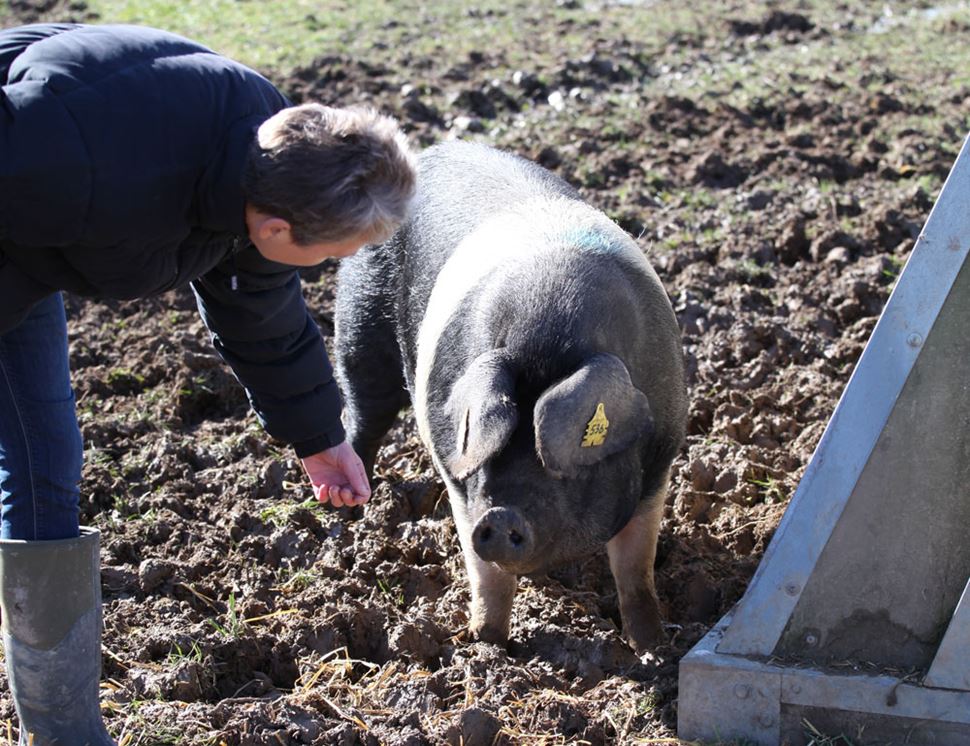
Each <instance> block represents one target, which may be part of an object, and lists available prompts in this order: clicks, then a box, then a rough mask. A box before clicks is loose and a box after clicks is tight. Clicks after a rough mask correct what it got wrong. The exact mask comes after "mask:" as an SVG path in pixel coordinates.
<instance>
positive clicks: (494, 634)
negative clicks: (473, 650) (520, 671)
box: [469, 624, 509, 647]
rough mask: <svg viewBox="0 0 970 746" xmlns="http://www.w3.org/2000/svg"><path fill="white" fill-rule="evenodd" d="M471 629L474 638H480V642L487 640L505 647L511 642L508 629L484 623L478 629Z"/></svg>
mask: <svg viewBox="0 0 970 746" xmlns="http://www.w3.org/2000/svg"><path fill="white" fill-rule="evenodd" d="M469 631H470V632H471V637H472V639H473V640H478V641H479V642H487V643H491V644H492V645H499V646H501V647H505V646H506V645H508V643H509V633H508V630H504V629H499V628H498V627H492V626H489V625H487V624H484V625H482V626H481V627H479V628H478V629H471V630H469Z"/></svg>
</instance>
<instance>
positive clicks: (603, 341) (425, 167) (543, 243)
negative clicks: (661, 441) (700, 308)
mask: <svg viewBox="0 0 970 746" xmlns="http://www.w3.org/2000/svg"><path fill="white" fill-rule="evenodd" d="M421 178H422V179H423V182H422V186H421V187H420V189H421V196H420V197H419V201H418V205H417V209H416V211H415V213H414V217H413V218H412V220H411V221H410V223H409V225H408V227H407V229H406V231H405V235H404V241H403V246H402V248H403V253H402V254H401V257H402V262H403V264H404V271H403V272H402V279H403V282H402V285H401V291H402V294H401V299H402V303H401V305H400V306H399V309H400V314H399V323H401V324H402V333H401V334H400V341H401V346H402V352H403V353H404V360H405V368H406V376H407V380H408V384H409V388H410V389H411V391H412V394H413V399H414V402H415V407H416V414H417V415H418V420H419V424H424V425H425V426H427V422H426V417H425V415H426V412H425V411H422V410H425V409H426V408H427V409H429V410H432V411H433V410H435V409H436V408H438V407H439V406H440V405H441V404H443V401H438V399H441V398H442V397H445V396H447V392H448V391H450V389H451V384H452V383H453V379H454V378H456V377H457V375H459V374H460V372H461V371H462V370H463V369H464V366H465V365H467V363H468V362H469V361H470V360H471V359H473V358H474V357H475V356H477V355H478V354H481V353H482V352H484V351H486V350H488V349H492V348H493V347H496V346H502V347H511V348H514V349H511V350H510V352H511V354H512V355H513V356H514V357H516V358H517V359H519V360H520V361H521V362H522V364H523V367H524V368H526V369H528V370H530V371H535V374H536V378H537V380H536V381H535V385H536V386H537V387H539V388H541V387H542V386H543V385H546V384H547V383H548V382H552V381H555V380H558V378H561V377H563V376H565V375H568V374H569V373H571V372H572V370H574V369H575V366H576V365H578V363H579V362H580V361H581V360H582V358H583V357H584V356H586V355H588V354H594V353H595V352H611V353H613V354H616V355H617V356H618V357H620V358H621V359H623V360H624V362H626V363H627V364H628V367H630V368H631V374H632V375H633V378H634V380H635V382H636V383H637V384H638V385H644V386H645V387H646V388H655V387H656V386H657V384H656V382H657V381H658V380H661V381H667V382H671V383H673V382H678V383H679V382H680V381H682V376H683V373H682V367H681V351H680V340H679V331H678V328H677V324H676V320H675V318H674V315H673V311H672V309H671V308H670V304H669V302H668V301H667V297H666V293H665V292H664V290H663V287H662V285H661V283H660V281H659V279H658V278H657V276H656V273H655V272H654V271H653V269H652V268H651V267H650V265H649V263H648V262H647V260H646V258H645V257H644V255H643V252H642V251H641V250H640V248H639V247H638V246H637V245H636V243H635V242H634V241H633V240H632V239H630V237H629V236H628V235H627V234H626V233H624V232H623V231H622V230H621V229H620V228H619V227H617V226H616V225H615V224H614V223H613V222H612V221H610V220H609V219H608V218H607V217H606V216H605V215H603V213H601V212H599V211H598V210H594V209H593V208H591V207H590V206H588V205H586V204H585V203H584V202H582V201H581V200H580V199H579V197H578V194H577V192H576V191H575V190H573V189H572V188H571V187H569V186H568V185H567V184H565V183H564V182H562V181H561V180H560V179H558V178H557V177H555V176H553V175H552V174H550V173H549V172H547V171H545V170H544V169H541V168H539V167H538V166H535V165H534V164H531V163H529V162H528V161H524V160H522V159H519V158H517V157H515V156H511V155H508V154H505V153H501V152H498V151H494V150H491V149H488V148H484V147H481V146H474V145H469V144H462V143H451V144H448V145H444V146H439V147H438V148H433V149H431V150H430V151H428V152H427V154H426V156H425V157H423V159H422V170H421ZM637 379H640V380H637ZM651 382H652V385H651ZM678 383H673V386H672V387H671V386H670V383H668V385H667V386H664V387H663V388H664V389H665V390H659V391H653V392H648V395H651V399H652V402H653V406H654V407H655V415H658V416H659V417H658V420H659V422H658V423H657V424H659V425H661V429H666V428H664V425H667V426H669V427H670V428H672V429H673V430H674V431H676V430H677V429H678V428H679V427H680V426H679V425H678V424H677V423H678V422H679V421H681V420H682V417H683V413H684V401H683V396H682V394H681V393H679V392H678V391H677V389H678ZM680 385H681V386H682V384H680ZM422 420H425V422H424V423H422ZM667 440H669V441H670V442H672V443H673V442H678V441H679V436H678V434H677V433H676V432H670V433H669V438H667Z"/></svg>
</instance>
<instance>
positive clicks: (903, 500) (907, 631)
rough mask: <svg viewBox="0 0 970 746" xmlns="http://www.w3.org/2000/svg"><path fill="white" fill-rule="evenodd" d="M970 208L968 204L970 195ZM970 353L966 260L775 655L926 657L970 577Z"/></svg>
mask: <svg viewBox="0 0 970 746" xmlns="http://www.w3.org/2000/svg"><path fill="white" fill-rule="evenodd" d="M965 209H966V212H967V213H968V214H970V202H968V206H967V208H965ZM966 240H970V234H968V236H967V239H966ZM901 282H902V280H901ZM968 362H970V262H967V263H966V264H964V266H963V268H962V269H961V270H960V272H959V274H958V276H957V279H956V282H954V283H953V287H952V289H951V291H950V294H949V296H948V297H947V300H946V303H945V304H944V306H943V308H942V309H941V311H940V313H939V315H938V316H937V318H936V321H935V322H934V323H933V328H932V331H930V333H929V334H928V335H927V337H926V340H925V342H924V343H923V345H922V348H921V350H920V354H919V357H918V358H917V360H916V363H915V364H914V365H913V368H912V370H911V371H910V374H909V377H908V378H907V379H906V383H905V384H904V386H903V387H902V391H901V392H900V394H899V395H898V397H896V403H895V406H894V407H893V410H892V413H891V414H890V416H889V419H888V420H887V422H886V425H885V427H884V428H883V431H882V433H881V434H880V436H879V438H878V440H877V442H876V445H875V447H874V448H873V450H872V452H871V454H870V457H869V461H868V463H867V464H866V466H865V468H864V469H863V471H862V474H860V476H859V479H858V481H857V482H856V484H855V486H854V488H853V489H852V492H851V494H850V495H849V497H848V500H847V502H846V506H845V508H844V510H843V511H842V515H841V516H840V517H839V521H838V523H837V524H836V525H835V527H834V528H833V530H832V536H831V537H830V538H829V541H828V543H827V544H826V546H825V548H824V550H823V551H822V554H821V556H820V557H819V559H818V561H817V562H816V564H815V568H814V570H813V571H812V575H811V579H810V580H809V581H808V583H807V584H806V586H805V589H804V590H803V591H802V594H801V596H800V597H799V600H798V603H797V605H796V606H795V609H794V610H793V611H792V615H791V619H790V620H789V622H788V625H787V626H786V628H785V631H784V633H783V635H782V638H781V640H780V641H779V643H778V645H777V646H776V647H775V649H774V650H773V651H772V653H773V655H775V656H777V657H780V658H790V657H791V658H797V659H799V660H802V661H810V662H813V663H827V662H831V661H839V662H842V663H845V662H854V663H863V664H867V665H876V666H883V667H890V668H894V669H896V670H900V669H909V668H916V669H920V670H922V671H926V670H927V668H929V665H930V663H931V662H932V660H933V656H934V654H935V653H936V649H937V647H938V646H939V644H940V640H941V638H942V635H943V631H944V630H945V629H946V627H947V623H948V622H949V621H950V618H951V617H952V616H953V610H954V608H956V605H957V601H958V600H959V598H960V594H961V593H962V592H963V589H964V584H965V582H966V579H967V578H968V577H970V541H967V533H968V528H970V375H967V364H968ZM967 663H968V664H970V660H968V661H967ZM967 669H968V670H970V665H968V666H967Z"/></svg>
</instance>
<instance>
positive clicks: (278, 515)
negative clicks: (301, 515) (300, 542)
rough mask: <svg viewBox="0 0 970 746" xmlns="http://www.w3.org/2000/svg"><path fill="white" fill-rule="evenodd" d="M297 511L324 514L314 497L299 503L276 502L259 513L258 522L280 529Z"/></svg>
mask: <svg viewBox="0 0 970 746" xmlns="http://www.w3.org/2000/svg"><path fill="white" fill-rule="evenodd" d="M297 510H310V511H318V512H320V513H323V512H324V511H323V506H322V505H321V504H320V503H319V502H318V501H317V499H316V498H315V497H310V498H308V499H306V500H304V501H303V502H300V503H295V502H289V501H276V502H274V503H273V504H272V505H269V506H268V507H265V508H263V509H262V510H260V511H259V520H261V521H262V522H263V523H268V524H272V525H273V526H275V527H276V528H282V527H283V526H285V525H286V524H287V523H289V522H290V518H292V516H293V514H294V513H295V512H296V511H297Z"/></svg>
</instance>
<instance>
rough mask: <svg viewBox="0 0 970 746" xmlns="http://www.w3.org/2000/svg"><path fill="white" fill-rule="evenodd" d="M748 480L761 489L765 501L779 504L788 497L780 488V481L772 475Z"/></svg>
mask: <svg viewBox="0 0 970 746" xmlns="http://www.w3.org/2000/svg"><path fill="white" fill-rule="evenodd" d="M748 482H749V483H750V484H753V485H754V486H755V487H758V488H760V489H761V492H762V494H764V498H765V502H769V503H776V504H779V505H780V504H784V503H785V501H786V500H787V499H788V495H787V494H786V492H785V490H784V489H783V488H782V484H781V482H779V481H778V480H777V479H774V478H773V477H767V478H765V479H749V480H748Z"/></svg>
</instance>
